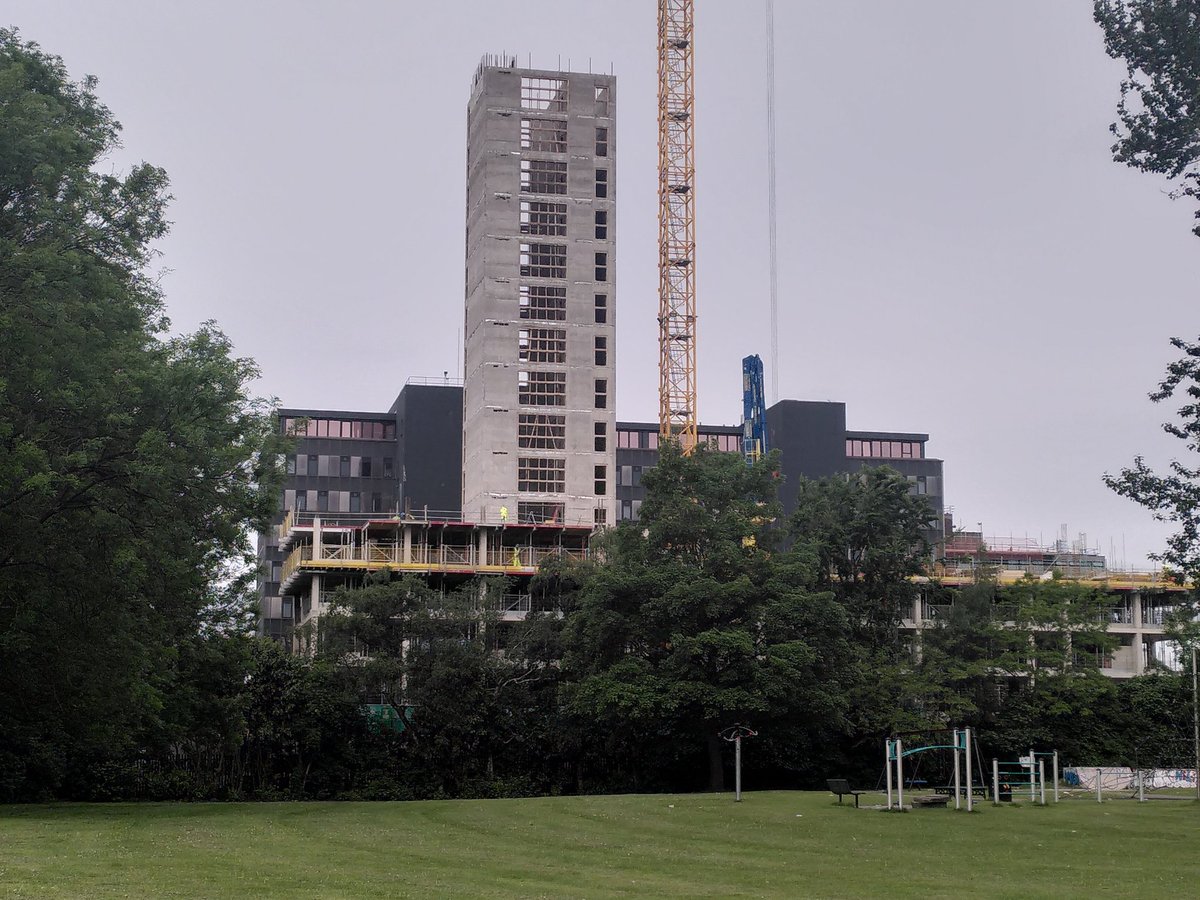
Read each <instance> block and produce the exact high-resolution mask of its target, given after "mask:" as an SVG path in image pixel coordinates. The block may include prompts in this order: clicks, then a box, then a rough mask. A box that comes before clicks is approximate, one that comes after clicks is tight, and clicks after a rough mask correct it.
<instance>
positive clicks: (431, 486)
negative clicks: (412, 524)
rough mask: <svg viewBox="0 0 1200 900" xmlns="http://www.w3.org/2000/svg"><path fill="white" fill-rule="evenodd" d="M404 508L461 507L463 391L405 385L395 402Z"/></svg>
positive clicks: (452, 509) (451, 509) (447, 509)
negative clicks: (405, 506)
mask: <svg viewBox="0 0 1200 900" xmlns="http://www.w3.org/2000/svg"><path fill="white" fill-rule="evenodd" d="M392 410H393V411H394V412H395V414H396V422H397V439H398V441H399V444H400V451H399V468H398V472H399V473H400V478H401V479H402V485H401V493H402V500H401V503H402V504H407V506H408V508H409V509H412V510H419V509H426V508H427V509H429V510H436V511H438V512H455V511H458V510H459V509H460V508H461V506H462V428H463V392H462V388H461V387H457V386H455V385H419V384H409V385H405V387H404V390H402V391H401V392H400V396H399V397H397V398H396V402H395V403H394V404H392Z"/></svg>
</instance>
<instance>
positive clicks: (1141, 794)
mask: <svg viewBox="0 0 1200 900" xmlns="http://www.w3.org/2000/svg"><path fill="white" fill-rule="evenodd" d="M1137 779H1138V803H1145V802H1146V776H1145V774H1144V773H1143V772H1142V770H1141V769H1138V773H1137Z"/></svg>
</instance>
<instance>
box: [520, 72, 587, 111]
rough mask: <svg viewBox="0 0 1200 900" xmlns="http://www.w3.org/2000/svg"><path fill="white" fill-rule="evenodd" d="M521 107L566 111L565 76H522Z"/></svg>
mask: <svg viewBox="0 0 1200 900" xmlns="http://www.w3.org/2000/svg"><path fill="white" fill-rule="evenodd" d="M597 99H598V98H597ZM521 109H536V110H539V111H540V112H563V113H565V112H566V111H567V80H566V79H565V78H522V79H521ZM605 115H607V113H606V114H605Z"/></svg>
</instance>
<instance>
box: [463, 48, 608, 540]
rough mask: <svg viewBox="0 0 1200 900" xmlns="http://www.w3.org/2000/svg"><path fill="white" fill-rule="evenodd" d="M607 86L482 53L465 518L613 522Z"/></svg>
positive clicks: (472, 222) (472, 191)
mask: <svg viewBox="0 0 1200 900" xmlns="http://www.w3.org/2000/svg"><path fill="white" fill-rule="evenodd" d="M615 92H616V85H615V79H614V78H613V77H612V76H610V75H593V74H586V75H585V74H582V73H575V72H558V71H548V70H541V69H518V68H516V66H515V60H513V59H494V58H485V59H484V61H483V62H482V63H481V64H480V66H479V69H478V70H477V71H476V73H475V81H474V86H473V90H472V94H471V100H470V104H469V107H468V126H467V223H466V224H467V229H466V231H467V234H466V237H467V246H466V315H465V330H464V337H465V353H464V363H465V365H464V391H463V454H462V466H463V469H462V472H463V504H462V512H463V517H464V518H466V519H467V520H471V521H478V522H500V521H511V522H521V523H524V524H536V523H543V522H544V523H563V524H571V525H587V526H591V525H594V524H608V523H611V522H613V521H614V519H615V514H614V500H613V498H614V494H615V491H614V484H613V478H614V466H615V458H614V451H615V444H616V441H615V431H616V417H615V410H616V396H615V390H616V380H615V364H616V346H615V345H616V329H615V328H614V325H615V321H616V317H615V313H616V239H615V238H616V234H615V226H616V221H615V219H616V215H615V210H616V196H617V181H616V164H615V159H616V129H615V114H616V93H615Z"/></svg>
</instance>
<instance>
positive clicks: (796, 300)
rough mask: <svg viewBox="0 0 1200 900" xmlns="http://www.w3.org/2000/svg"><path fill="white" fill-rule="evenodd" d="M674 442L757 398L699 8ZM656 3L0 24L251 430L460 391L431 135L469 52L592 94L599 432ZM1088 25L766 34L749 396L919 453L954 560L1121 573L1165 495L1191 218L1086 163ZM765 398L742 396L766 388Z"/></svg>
mask: <svg viewBox="0 0 1200 900" xmlns="http://www.w3.org/2000/svg"><path fill="white" fill-rule="evenodd" d="M696 6H697V10H696V20H697V21H696V28H697V33H696V66H697V83H696V92H697V167H698V175H697V199H698V207H699V213H698V217H699V248H698V253H697V260H698V266H697V268H698V277H699V290H698V307H699V313H700V330H699V336H700V337H699V341H700V343H699V347H700V356H699V365H700V382H699V390H700V409H701V415H702V419H703V420H704V421H706V422H712V423H737V422H738V421H739V418H740V414H741V394H740V391H741V375H740V360H741V358H742V356H744V355H746V354H748V353H760V354H761V355H762V356H763V357H764V360H765V361H766V363H767V365H768V366H770V365H771V360H770V359H769V353H770V325H769V303H768V254H767V218H766V210H767V184H766V168H765V159H766V67H765V54H764V51H765V46H766V45H765V12H764V4H763V3H762V2H739V3H733V2H726V0H697V3H696ZM655 8H656V7H655V3H653V2H651V0H606V2H603V3H596V2H576V0H557V2H554V0H486V2H483V0H477V2H458V3H455V2H448V0H447V2H441V3H416V2H404V0H393V2H375V0H371V2H366V0H364V2H340V3H334V2H299V0H287V2H248V0H238V2H228V0H205V2H203V3H198V2H197V3H163V2H150V0H145V2H135V0H119V2H118V0H111V2H106V3H95V2H85V0H74V2H54V0H8V2H6V3H5V4H4V9H3V11H2V12H0V19H3V20H7V22H8V23H9V24H11V25H15V26H17V27H18V28H19V29H20V30H21V32H22V34H23V36H24V37H25V38H26V39H28V40H35V41H38V42H39V43H41V44H42V46H43V47H45V48H46V49H47V50H49V51H51V52H53V53H57V54H59V55H61V56H62V57H63V58H64V60H65V61H66V63H67V65H68V67H69V69H70V71H71V73H72V74H73V75H75V76H82V75H84V74H92V75H95V76H97V77H98V78H99V79H100V86H99V94H100V97H101V99H102V100H103V101H104V102H105V103H106V104H107V105H108V106H109V107H110V108H111V109H112V110H113V111H114V113H115V114H116V116H117V118H118V119H120V121H121V122H122V123H123V125H124V143H125V149H124V151H122V153H120V154H118V155H117V156H116V157H114V158H113V159H112V160H111V164H112V165H113V167H114V168H116V169H121V168H124V167H126V166H127V165H128V164H129V163H130V162H134V161H137V160H141V159H145V160H147V161H149V162H152V163H154V164H155V165H160V166H163V167H164V168H166V169H167V171H168V172H169V174H170V176H171V180H172V185H173V188H172V189H173V193H174V195H175V198H176V199H175V202H174V204H173V206H172V216H171V217H172V219H173V221H174V223H175V226H174V229H173V232H172V234H171V236H170V237H169V238H168V239H166V240H165V241H163V242H162V247H161V249H162V251H163V254H164V256H163V259H162V265H163V266H165V267H166V268H167V269H169V270H170V271H169V274H168V275H167V277H166V279H165V288H166V292H167V298H168V305H169V312H170V315H171V317H172V319H173V322H174V325H175V327H176V329H178V330H187V329H191V328H194V327H195V326H196V324H197V323H199V322H201V321H203V320H205V319H210V318H211V319H215V320H217V322H218V323H219V324H220V325H221V326H222V327H223V328H224V329H225V331H226V332H227V333H228V334H229V335H230V336H231V338H232V339H233V340H234V342H235V344H236V346H237V349H238V351H239V353H241V354H243V355H246V356H252V357H254V358H255V359H257V361H258V363H259V365H260V366H261V368H262V373H263V374H262V379H261V382H260V384H259V386H258V387H259V390H260V391H261V392H262V393H263V394H266V395H271V396H275V397H278V398H279V400H280V401H281V402H282V403H283V404H285V405H291V406H312V407H333V408H359V409H386V408H387V406H388V405H389V404H390V402H391V400H392V399H393V397H394V396H395V394H396V393H397V392H398V391H399V389H400V387H401V386H402V385H403V384H404V381H405V379H406V378H408V377H409V376H430V375H437V376H440V375H441V373H442V372H443V371H444V370H450V371H451V372H453V371H454V370H455V369H456V368H457V367H458V366H459V365H460V359H461V357H460V351H459V342H460V340H461V334H460V329H461V323H462V304H463V276H462V272H463V259H464V248H463V234H464V222H463V210H464V205H465V203H464V193H465V185H464V182H465V131H466V116H465V107H466V103H467V99H468V96H469V91H470V84H471V77H472V74H473V72H474V69H475V67H476V65H477V64H478V62H479V59H480V56H481V55H482V54H483V53H485V52H501V51H507V52H511V53H517V54H519V55H520V57H521V59H522V61H525V60H528V59H530V58H532V62H533V64H534V65H535V66H542V67H557V66H558V65H559V64H560V61H561V65H562V66H563V67H564V68H565V67H566V66H567V65H568V61H569V63H570V65H571V67H573V68H574V69H576V70H582V71H587V70H588V68H589V66H590V67H592V68H593V70H595V71H608V70H609V68H610V66H611V68H612V70H613V71H615V73H616V75H617V76H618V88H617V108H618V116H617V128H618V134H619V137H618V141H619V147H620V149H619V156H618V165H619V174H618V210H619V214H618V216H619V224H618V238H617V241H618V248H619V252H618V264H617V283H618V293H617V304H618V309H619V313H618V317H617V320H618V344H619V360H620V362H619V372H620V378H619V382H618V403H617V411H618V415H619V416H620V417H621V418H624V419H641V420H654V419H655V418H656V417H657V409H658V406H657V396H656V392H657V376H656V370H657V344H656V341H657V325H656V314H657V296H656V295H657V273H656V268H655V266H656V259H657V248H656V241H657V225H656V221H657V218H656V217H657V199H656V195H655V178H656V175H655V166H656V163H657V151H656V123H655V109H656V93H655V92H656V82H655V79H656V58H655V27H656V26H655ZM1090 10H1091V3H1090V2H1086V0H1007V2H1005V3H991V2H983V0H974V2H967V0H909V2H904V3H895V2H885V0H871V2H852V0H836V2H834V0H825V2H816V0H799V2H791V0H781V2H779V3H778V4H777V8H776V12H775V19H776V47H777V50H776V65H777V69H778V71H777V85H778V87H777V91H778V102H777V117H778V204H779V251H780V253H779V255H780V272H779V283H780V307H781V311H780V348H781V350H780V353H781V359H780V364H779V384H780V393H781V395H782V396H784V397H792V398H799V399H813V400H842V401H845V402H846V404H847V416H848V423H849V427H850V428H854V429H879V430H895V431H922V432H928V433H929V434H930V436H931V437H930V443H929V451H930V453H931V455H935V456H939V457H941V458H943V459H945V461H946V502H947V504H948V505H950V506H953V507H954V511H955V515H956V518H957V520H958V521H959V523H960V524H965V525H967V526H968V527H972V528H973V527H975V525H976V523H977V522H982V523H983V525H984V531H985V532H986V533H988V534H996V535H1006V536H1007V535H1009V534H1012V535H1014V536H1016V537H1026V536H1028V537H1030V538H1033V539H1038V538H1041V539H1042V540H1045V541H1050V540H1052V539H1053V538H1054V537H1055V536H1056V534H1057V532H1058V529H1059V527H1060V525H1061V524H1064V523H1065V524H1067V525H1068V526H1069V530H1070V534H1071V536H1072V537H1073V538H1074V537H1076V536H1077V535H1078V534H1079V533H1080V532H1086V533H1087V536H1088V543H1089V544H1091V545H1093V546H1098V547H1099V548H1100V549H1101V550H1102V551H1103V552H1105V553H1110V552H1111V553H1112V554H1113V557H1114V559H1113V561H1114V562H1115V563H1117V564H1120V563H1121V562H1122V561H1125V562H1127V563H1128V564H1130V565H1144V564H1145V556H1146V554H1147V553H1148V552H1151V551H1153V550H1155V549H1157V548H1159V547H1160V546H1161V544H1162V539H1163V535H1165V534H1166V533H1167V529H1166V527H1165V526H1161V525H1157V524H1155V523H1153V522H1152V521H1151V520H1150V518H1149V516H1148V515H1147V514H1146V513H1145V512H1144V511H1143V510H1141V509H1140V508H1139V507H1137V506H1135V505H1133V504H1132V503H1130V502H1128V501H1125V500H1122V499H1121V498H1119V497H1116V496H1115V495H1113V494H1111V493H1110V492H1109V491H1108V490H1107V489H1106V488H1105V487H1104V486H1103V484H1102V483H1101V481H1100V476H1101V474H1102V473H1103V472H1105V471H1115V470H1117V469H1119V468H1120V467H1121V466H1122V465H1124V464H1126V463H1128V462H1129V461H1130V460H1131V459H1132V458H1133V456H1134V455H1135V454H1138V453H1143V454H1145V455H1146V456H1147V457H1148V459H1150V460H1151V461H1152V462H1155V463H1162V462H1165V461H1166V460H1167V459H1169V458H1170V456H1171V455H1172V454H1174V453H1177V452H1179V451H1181V450H1182V449H1183V448H1182V447H1181V446H1178V442H1177V441H1175V440H1173V439H1171V438H1168V437H1166V436H1165V435H1163V434H1162V432H1161V429H1160V427H1159V426H1160V423H1161V422H1162V421H1163V420H1165V419H1166V418H1168V417H1169V415H1170V412H1171V410H1170V409H1168V408H1164V407H1162V406H1157V407H1156V406H1154V405H1153V404H1151V403H1150V402H1149V401H1148V400H1147V398H1146V395H1147V392H1148V391H1150V390H1151V389H1152V388H1153V387H1154V386H1155V385H1156V384H1157V382H1158V380H1159V378H1160V376H1161V374H1162V372H1163V370H1164V368H1165V366H1166V364H1167V363H1168V362H1169V361H1170V360H1171V359H1172V358H1173V353H1172V350H1171V348H1170V346H1169V344H1168V338H1169V337H1170V336H1172V335H1181V336H1184V337H1189V338H1193V339H1194V338H1195V337H1196V336H1197V334H1198V333H1200V305H1198V304H1197V303H1196V301H1195V285H1196V284H1197V280H1198V276H1200V240H1198V239H1197V238H1195V237H1192V236H1191V234H1190V228H1191V225H1192V220H1191V209H1190V208H1189V207H1188V206H1186V205H1184V204H1183V203H1172V202H1171V201H1170V200H1168V199H1167V198H1166V197H1165V196H1164V185H1163V184H1162V183H1161V182H1159V181H1157V180H1156V179H1155V178H1154V177H1152V176H1147V175H1141V174H1139V173H1135V172H1133V171H1131V170H1128V169H1125V168H1124V167H1122V166H1119V165H1117V164H1115V163H1113V162H1112V161H1111V160H1110V156H1109V149H1108V148H1109V145H1110V143H1111V137H1110V135H1109V134H1108V130H1107V129H1108V124H1109V122H1111V121H1112V119H1113V115H1114V108H1115V105H1116V100H1117V92H1118V84H1119V80H1120V77H1121V74H1122V69H1121V67H1120V66H1119V65H1118V64H1117V63H1116V62H1114V61H1112V60H1110V59H1108V58H1107V57H1106V56H1105V55H1104V51H1103V46H1102V41H1101V35H1100V31H1099V29H1098V28H1097V27H1096V26H1095V25H1094V24H1093V23H1092V21H1091V14H1090ZM768 384H770V373H768Z"/></svg>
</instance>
